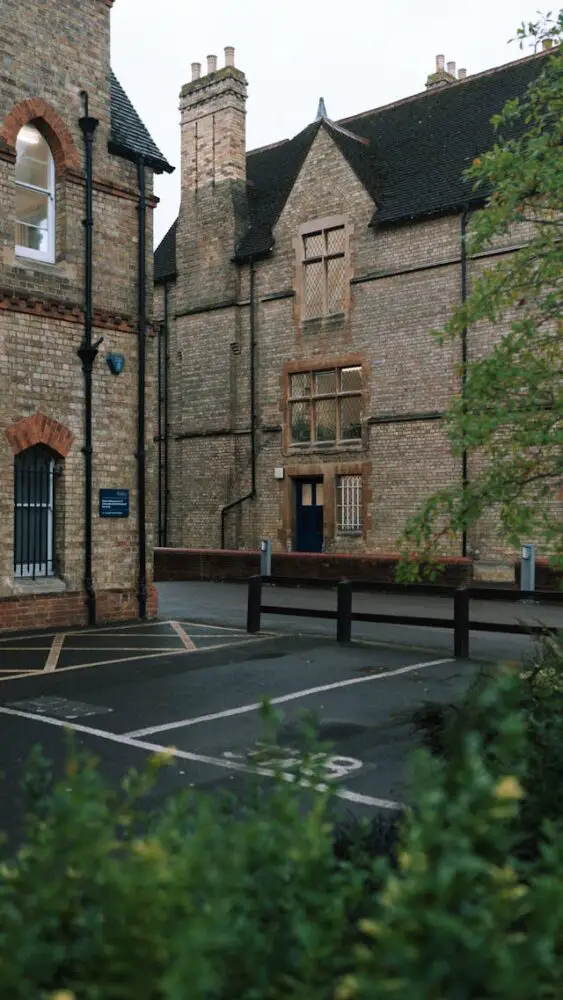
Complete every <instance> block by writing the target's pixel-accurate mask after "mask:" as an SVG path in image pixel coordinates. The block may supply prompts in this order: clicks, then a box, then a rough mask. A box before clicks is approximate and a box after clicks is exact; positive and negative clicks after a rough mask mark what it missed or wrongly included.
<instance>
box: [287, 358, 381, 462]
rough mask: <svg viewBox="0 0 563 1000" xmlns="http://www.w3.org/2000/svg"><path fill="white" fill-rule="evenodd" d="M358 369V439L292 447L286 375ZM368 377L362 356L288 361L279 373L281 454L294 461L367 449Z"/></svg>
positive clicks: (368, 365) (369, 370)
mask: <svg viewBox="0 0 563 1000" xmlns="http://www.w3.org/2000/svg"><path fill="white" fill-rule="evenodd" d="M356 366H360V367H361V369H362V393H361V397H362V414H363V416H362V436H361V438H360V439H358V440H357V441H349V442H347V443H345V444H342V443H340V442H334V443H333V442H330V443H326V444H318V443H311V444H310V445H308V446H307V445H303V444H297V445H294V444H292V441H291V427H290V404H289V395H290V391H289V382H290V378H289V377H290V375H296V374H299V373H300V372H307V371H326V370H327V369H332V368H353V367H356ZM370 376H371V366H370V364H369V362H368V361H366V358H365V355H364V354H346V355H339V356H336V357H335V356H333V355H319V356H318V357H317V356H315V355H313V357H310V358H306V359H303V360H299V361H288V362H287V363H286V364H285V365H284V367H283V373H282V376H281V380H280V381H281V400H280V412H281V415H282V438H281V444H282V454H283V455H287V456H289V455H291V457H292V458H294V459H297V457H298V456H299V455H304V456H305V455H310V454H311V453H313V454H322V455H325V454H327V453H328V454H333V453H334V452H339V453H343V452H344V453H345V452H349V451H351V452H358V451H363V450H365V449H366V448H367V447H368V443H369V442H368V439H367V435H368V433H369V430H368V425H367V420H366V417H367V414H368V413H369V412H370V410H369V405H370V390H369V386H370Z"/></svg>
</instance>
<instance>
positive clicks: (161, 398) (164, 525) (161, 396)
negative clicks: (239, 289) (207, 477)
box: [157, 282, 168, 546]
mask: <svg viewBox="0 0 563 1000" xmlns="http://www.w3.org/2000/svg"><path fill="white" fill-rule="evenodd" d="M163 288H164V320H163V322H162V323H161V324H160V326H159V328H158V354H157V358H158V379H157V381H158V544H159V545H161V546H162V545H167V543H168V282H165V283H164V286H163Z"/></svg>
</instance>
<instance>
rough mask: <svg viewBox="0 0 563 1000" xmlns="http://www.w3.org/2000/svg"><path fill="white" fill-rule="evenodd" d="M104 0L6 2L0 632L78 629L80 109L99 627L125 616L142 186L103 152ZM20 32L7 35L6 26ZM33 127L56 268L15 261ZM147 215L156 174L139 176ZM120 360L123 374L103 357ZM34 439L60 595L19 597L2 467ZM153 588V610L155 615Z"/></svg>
mask: <svg viewBox="0 0 563 1000" xmlns="http://www.w3.org/2000/svg"><path fill="white" fill-rule="evenodd" d="M110 7H111V3H109V2H108V0H106V2H101V0H84V2H83V3H79V4H77V3H76V2H74V0H46V2H41V3H39V2H38V0H5V2H4V3H3V4H2V5H1V15H0V17H1V24H0V33H1V35H2V40H3V45H2V49H3V59H4V61H3V75H2V78H1V81H0V483H1V484H2V486H1V489H0V627H9V628H15V627H24V626H25V627H27V626H28V625H30V626H31V625H33V624H35V625H40V624H41V623H42V621H44V622H45V623H49V624H58V625H64V624H71V623H74V624H83V623H84V621H85V618H84V607H83V597H82V594H81V591H82V584H83V573H84V456H83V454H82V450H81V449H82V446H83V442H84V376H83V372H82V367H81V362H80V360H79V358H78V356H77V353H76V352H77V349H78V348H79V346H80V343H81V341H82V337H83V323H84V312H83V310H84V227H83V219H84V215H85V204H84V199H85V175H84V148H83V137H82V133H81V131H80V128H79V125H78V120H79V118H80V117H81V116H82V115H83V114H84V107H83V104H82V102H81V99H80V91H82V90H85V91H87V92H88V95H89V114H90V115H92V116H94V117H96V118H98V119H99V126H98V129H97V131H96V133H95V137H94V199H93V202H94V205H93V208H94V228H93V257H94V261H93V263H94V267H93V306H94V329H93V340H94V341H97V340H98V339H100V338H103V344H102V345H101V347H100V352H99V355H98V358H97V360H96V363H95V365H94V373H93V449H94V451H93V508H94V518H93V559H94V586H95V588H96V590H97V596H98V609H99V614H100V618H101V619H103V618H112V617H117V618H123V617H129V618H132V617H135V615H136V614H137V613H138V603H137V598H136V596H135V595H136V590H137V579H138V557H137V551H138V550H137V523H136V522H137V463H136V451H137V356H138V352H137V324H138V316H137V274H138V260H137V247H138V211H137V204H138V182H137V170H136V166H135V165H134V164H133V163H129V162H127V161H125V160H123V159H121V158H119V157H116V156H114V155H111V154H110V153H109V151H108V138H109V130H110V103H109V101H110V94H109V69H110V62H109V57H110V46H109V42H110V37H109V31H110V23H109V8H110ZM16 26H17V30H16ZM31 121H33V122H34V124H36V125H37V127H38V128H39V129H40V130H41V131H42V132H43V134H44V135H45V137H46V138H47V140H48V142H49V144H50V147H51V151H52V153H53V157H54V160H55V167H56V206H55V207H56V260H55V263H54V264H44V263H42V262H40V261H35V260H28V259H24V258H21V257H18V256H17V255H16V253H15V246H14V238H15V232H14V230H15V226H14V217H15V184H14V155H13V147H14V143H15V140H16V138H17V133H18V130H19V128H21V127H22V125H24V124H26V123H27V122H31ZM147 193H148V202H149V206H150V208H153V207H154V206H155V204H156V202H155V200H154V198H153V182H152V172H151V171H147ZM146 242H147V259H146V265H147V324H148V325H147V333H148V336H147V414H148V417H149V419H148V426H147V483H148V496H147V520H148V540H147V542H148V544H147V570H148V573H149V581H150V579H152V546H153V542H154V531H153V524H154V519H155V497H154V489H153V485H152V483H153V480H154V444H153V438H154V432H155V424H154V420H155V396H156V359H155V346H156V338H154V337H153V336H152V314H153V302H152V298H153V283H152V211H150V210H149V212H148V218H147V239H146ZM109 352H118V353H121V354H123V355H124V356H125V370H124V372H123V374H121V375H119V376H118V377H116V376H114V375H112V374H111V372H110V370H109V368H108V366H107V365H106V363H105V357H106V354H107V353H109ZM35 443H43V444H46V445H47V446H49V447H50V448H51V449H52V450H53V451H54V452H55V453H56V454H57V455H58V456H59V458H60V461H59V462H58V463H57V466H58V467H57V471H58V475H57V477H56V491H57V493H56V504H55V509H56V515H55V516H56V537H55V549H56V552H55V554H56V562H57V571H58V575H59V576H60V577H61V579H62V580H63V582H64V583H65V584H66V587H67V590H66V592H65V593H61V594H59V593H56V594H55V593H54V594H45V593H41V594H37V595H35V596H31V595H27V594H22V593H21V592H20V591H21V585H19V584H18V583H17V581H16V580H14V568H13V534H14V517H13V463H14V453H15V452H16V451H18V450H20V449H21V448H22V447H24V446H30V445H32V444H35ZM102 487H119V488H124V489H128V490H129V491H130V516H129V518H128V519H122V520H121V519H101V518H99V517H98V491H99V489H100V488H102ZM155 602H156V593H155V591H154V588H153V589H150V592H149V606H150V608H151V609H152V611H153V612H154V611H155V610H156V603H155Z"/></svg>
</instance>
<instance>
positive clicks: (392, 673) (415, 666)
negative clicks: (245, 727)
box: [123, 658, 454, 737]
mask: <svg viewBox="0 0 563 1000" xmlns="http://www.w3.org/2000/svg"><path fill="white" fill-rule="evenodd" d="M453 662H454V661H453V660H452V659H451V658H448V659H445V660H425V661H424V662H422V663H411V664H409V665H408V666H406V667H398V668H397V670H384V671H382V672H381V673H380V674H369V675H368V676H367V677H352V678H350V679H349V680H346V681H335V682H334V683H333V684H321V685H319V687H313V688H303V689H302V690H301V691H292V692H291V693H290V694H282V695H280V696H279V697H278V698H270V699H269V700H270V704H271V705H283V704H284V702H286V701H295V700H296V699H298V698H307V697H308V696H309V695H312V694H322V693H323V692H324V691H336V690H337V689H338V688H345V687H351V686H352V685H353V684H369V682H370V681H380V680H385V679H386V678H388V677H398V676H399V675H400V674H410V673H412V671H413V670H422V669H424V667H436V666H438V665H439V664H442V663H453ZM259 708H261V702H257V701H255V702H252V704H250V705H239V706H238V707H237V708H227V709H225V710H224V711H223V712H212V713H211V714H210V715H199V716H197V717H196V718H191V719H180V720H178V721H177V722H168V723H164V724H163V725H160V726H146V727H145V728H144V729H133V730H131V732H129V733H124V734H123V735H124V736H131V737H137V736H151V735H152V734H153V733H165V732H168V731H169V730H171V729H183V728H184V727H187V726H197V725H199V723H201V722H214V721H215V720H216V719H228V718H230V717H231V716H233V715H245V714H246V713H247V712H256V711H258V709H259Z"/></svg>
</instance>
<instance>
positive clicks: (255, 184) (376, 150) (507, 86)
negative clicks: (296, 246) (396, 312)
mask: <svg viewBox="0 0 563 1000" xmlns="http://www.w3.org/2000/svg"><path fill="white" fill-rule="evenodd" d="M549 54H550V53H544V52H542V53H539V54H538V55H533V56H527V57H525V58H524V59H519V60H517V61H515V62H512V63H507V64H506V65H504V66H500V67H498V68H496V69H493V70H487V71H486V72H484V73H479V74H476V75H475V76H468V77H466V78H465V79H464V80H458V81H456V82H455V83H451V84H448V85H447V86H444V87H437V88H431V89H429V90H427V91H424V92H422V93H420V94H416V95H414V96H413V97H408V98H405V99H404V100H401V101H397V102H395V103H393V104H390V105H387V106H386V107H382V108H377V109H375V110H373V111H367V112H365V113H364V114H361V115H357V116H354V117H352V118H346V119H342V120H341V121H340V122H331V121H330V120H328V119H326V118H321V119H320V120H317V121H315V122H313V124H311V125H308V126H307V127H306V128H305V129H303V131H302V132H300V133H299V134H298V135H296V136H295V137H294V138H293V139H289V140H285V141H283V142H280V143H277V144H275V145H273V146H266V147H264V148H263V149H258V150H255V151H254V152H250V153H248V155H247V160H246V164H247V194H248V211H249V228H248V232H247V233H246V235H245V236H244V237H243V239H242V240H241V241H240V243H239V245H238V246H237V247H236V253H235V257H236V259H237V260H240V261H243V260H247V259H248V258H249V257H250V256H253V257H258V256H261V255H264V254H266V253H268V252H269V251H270V250H271V248H272V246H273V243H274V238H273V235H272V234H273V228H274V226H275V224H276V222H277V220H278V218H279V215H280V213H281V211H282V209H283V207H284V205H285V202H286V201H287V198H288V196H289V193H290V191H291V189H292V187H293V185H294V183H295V181H296V179H297V176H298V174H299V172H300V170H301V167H302V166H303V163H304V160H305V157H306V156H307V153H308V152H309V149H310V148H311V145H312V143H313V141H314V139H315V137H316V135H317V134H318V131H319V129H320V128H323V127H324V128H326V129H327V130H328V131H329V133H330V135H331V136H332V138H333V140H334V142H335V143H336V145H337V146H338V148H339V149H340V151H341V153H342V155H343V156H344V157H345V159H346V160H347V162H348V163H349V164H350V166H351V167H352V169H353V170H354V172H355V174H356V176H357V177H358V179H359V180H360V181H361V183H362V184H363V185H364V187H365V189H366V191H367V192H368V193H369V195H370V196H371V198H372V199H373V202H374V215H373V219H372V223H373V224H374V225H390V224H392V223H398V222H403V221H407V220H410V219H417V218H422V217H424V216H431V215H437V214H443V213H447V212H455V211H457V210H460V209H461V208H462V207H464V206H465V205H467V204H468V203H473V202H474V201H475V200H476V199H475V198H474V195H473V192H472V190H471V188H470V186H469V185H468V184H467V183H466V182H465V181H464V180H463V179H462V174H463V171H464V170H465V169H466V167H468V166H469V165H470V163H471V161H472V160H473V159H474V158H475V157H476V156H477V155H479V154H480V153H482V152H484V151H485V150H487V149H489V148H490V147H491V146H492V145H493V143H494V141H495V133H494V130H493V127H492V125H491V117H492V116H493V115H494V114H497V113H498V112H499V111H500V110H501V109H502V107H503V106H504V104H505V103H506V102H507V101H508V100H509V99H510V98H513V97H518V96H522V95H523V94H524V92H525V90H526V88H527V87H528V85H529V84H530V83H531V82H532V81H533V80H534V79H535V78H536V77H537V76H538V75H539V73H540V71H541V69H542V67H543V65H544V58H545V57H547V56H548V55H549ZM551 55H553V50H552V51H551ZM482 199H483V194H481V195H480V196H479V200H480V201H482ZM171 232H172V231H170V232H169V233H168V234H167V236H166V237H165V238H164V240H163V242H162V243H161V244H160V246H159V247H158V249H157V251H156V255H155V274H156V273H158V274H160V275H161V277H160V280H163V279H164V278H165V277H168V276H172V275H173V274H174V273H175V270H176V268H175V262H173V261H172V260H171V257H170V249H171Z"/></svg>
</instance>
